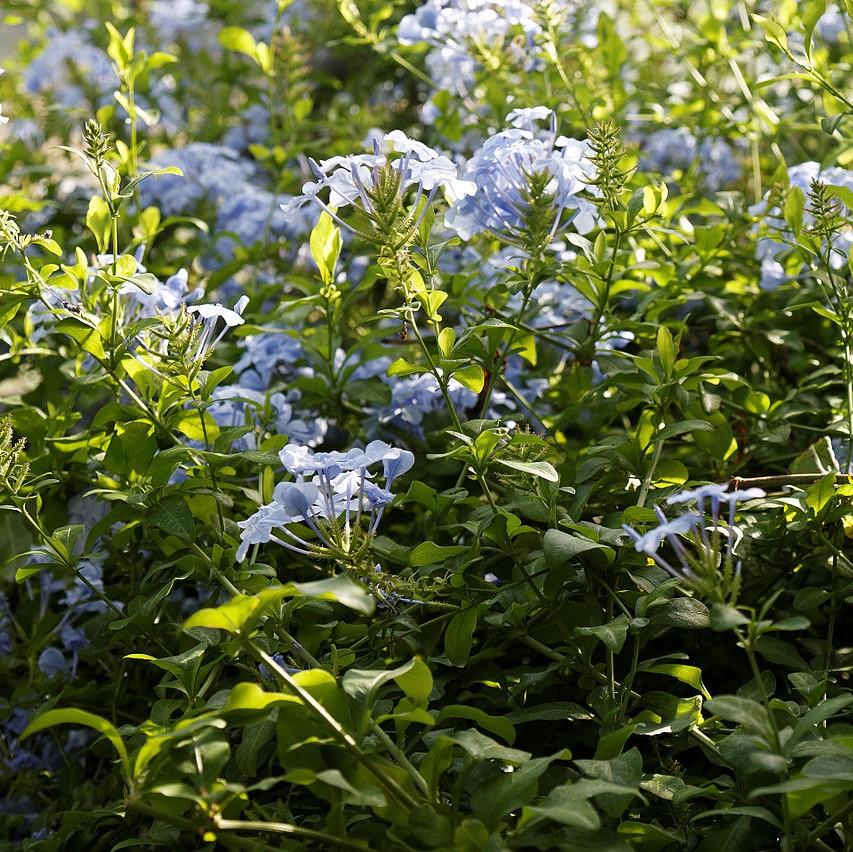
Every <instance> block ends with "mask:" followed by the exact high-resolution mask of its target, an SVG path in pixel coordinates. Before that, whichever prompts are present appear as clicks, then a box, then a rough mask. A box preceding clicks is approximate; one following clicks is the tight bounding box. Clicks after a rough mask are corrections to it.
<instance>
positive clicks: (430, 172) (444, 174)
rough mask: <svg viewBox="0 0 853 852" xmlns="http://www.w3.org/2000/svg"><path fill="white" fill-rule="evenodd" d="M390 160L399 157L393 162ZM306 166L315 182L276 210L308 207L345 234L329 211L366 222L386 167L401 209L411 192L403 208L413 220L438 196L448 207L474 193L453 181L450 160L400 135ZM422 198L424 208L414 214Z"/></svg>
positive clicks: (469, 184) (465, 183) (455, 172)
mask: <svg viewBox="0 0 853 852" xmlns="http://www.w3.org/2000/svg"><path fill="white" fill-rule="evenodd" d="M395 154H396V155H399V156H396V157H395V156H394V155H395ZM309 162H310V164H311V169H312V171H313V172H314V175H315V178H316V180H314V181H310V182H308V183H306V184H305V185H304V186H303V187H302V193H303V194H302V196H300V197H298V198H295V199H293V200H292V201H291V202H289V203H288V204H286V205H283V206H282V209H283V210H284V211H285V212H286V213H292V212H294V211H296V210H298V209H299V208H300V207H301V206H302V205H304V204H305V203H306V202H308V201H313V202H314V203H316V204H317V205H318V206H319V207H320V208H321V209H322V210H325V211H326V212H327V213H328V214H329V215H330V216H332V218H333V219H335V221H336V222H338V223H339V224H340V225H342V226H343V227H344V228H347V229H348V230H350V231H354V229H353V228H352V227H351V226H350V225H348V224H347V223H346V222H344V221H343V220H342V219H340V218H339V217H338V215H337V213H336V212H335V210H338V209H340V208H342V207H349V206H351V205H354V206H356V207H358V208H360V209H361V210H362V211H363V212H364V213H366V214H367V216H368V217H372V216H374V214H375V213H376V211H375V210H374V204H373V201H372V200H371V197H370V196H371V191H372V190H373V189H374V188H375V187H376V186H377V185H378V182H379V180H380V169H381V168H382V167H383V166H385V165H390V166H391V167H392V168H393V169H394V170H395V171H396V172H397V173H398V175H399V178H400V185H399V190H398V192H399V196H400V202H401V204H403V203H405V201H406V196H407V195H408V193H409V190H410V189H412V188H416V192H415V197H414V199H413V200H412V201H411V202H410V204H409V210H410V215H411V216H413V217H414V216H415V215H418V216H423V214H424V212H425V211H426V209H427V206H428V205H429V204H430V203H431V202H432V201H433V199H434V198H435V197H436V195H437V194H438V192H439V191H441V192H443V193H444V196H445V197H446V198H447V200H448V201H449V202H451V203H453V202H455V201H458V200H459V199H461V198H464V197H465V196H467V195H470V194H471V193H473V192H474V191H475V190H476V186H475V185H474V184H473V183H472V182H471V181H469V180H464V179H460V178H459V176H458V169H457V167H456V165H455V164H454V163H453V162H452V161H451V160H450V159H448V158H447V157H445V156H444V155H443V154H439V152H438V151H435V150H434V149H433V148H430V147H428V146H427V145H424V144H423V143H422V142H418V141H417V140H414V139H409V137H408V136H406V135H405V134H404V133H403V132H402V131H401V130H394V131H392V132H391V133H386V134H385V135H384V136H383V137H382V140H381V141H380V140H378V139H376V140H374V150H373V153H372V154H351V155H349V156H347V157H332V158H330V159H328V160H321V161H320V162H317V161H315V160H309ZM325 190H328V193H329V195H328V202H326V201H323V200H322V198H321V197H320V193H321V192H323V191H325ZM424 198H426V205H425V206H424V207H423V208H422V209H421V210H420V213H417V211H418V209H419V205H420V202H421V200H422V199H424Z"/></svg>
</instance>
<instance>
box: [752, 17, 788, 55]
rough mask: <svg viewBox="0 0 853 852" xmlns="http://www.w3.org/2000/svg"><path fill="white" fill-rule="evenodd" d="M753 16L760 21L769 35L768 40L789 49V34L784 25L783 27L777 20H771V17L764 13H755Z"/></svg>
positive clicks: (760, 24) (783, 48)
mask: <svg viewBox="0 0 853 852" xmlns="http://www.w3.org/2000/svg"><path fill="white" fill-rule="evenodd" d="M752 17H753V19H754V20H756V21H757V22H758V25H759V26H760V27H761V29H763V30H764V33H765V35H766V36H767V41H769V42H770V43H771V44H775V45H777V46H778V47H780V48H781V49H782V50H787V49H788V35H787V33H786V32H785V30H784V28H783V27H781V26H780V25H779V24H778V23H777V22H776V21H774V20H771V19H770V18H765V17H764V16H763V15H753V16H752Z"/></svg>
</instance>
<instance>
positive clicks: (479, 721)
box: [435, 704, 515, 745]
mask: <svg viewBox="0 0 853 852" xmlns="http://www.w3.org/2000/svg"><path fill="white" fill-rule="evenodd" d="M446 719H467V720H468V721H469V722H474V723H475V724H476V725H477V726H478V727H480V728H482V729H483V730H484V731H488V732H489V733H490V734H494V735H495V736H498V737H500V738H501V739H502V740H503V741H504V742H506V743H507V745H512V744H513V743H514V742H515V728H514V727H513V726H512V723H511V722H510V721H509V720H508V719H507V718H506V717H505V716H490V715H489V714H488V713H484V712H483V711H482V710H480V709H479V708H477V707H469V706H468V705H465V704H447V705H445V706H444V707H442V708H441V710H440V712H439V714H438V718H437V719H436V720H435V721H436V724H439V725H440V724H441V723H442V722H444V721H445V720H446Z"/></svg>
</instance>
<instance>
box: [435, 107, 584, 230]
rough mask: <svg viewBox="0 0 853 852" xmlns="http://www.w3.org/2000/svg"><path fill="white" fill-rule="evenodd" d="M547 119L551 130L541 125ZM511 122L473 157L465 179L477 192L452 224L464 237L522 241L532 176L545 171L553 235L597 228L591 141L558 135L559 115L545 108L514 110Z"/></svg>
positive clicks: (452, 216)
mask: <svg viewBox="0 0 853 852" xmlns="http://www.w3.org/2000/svg"><path fill="white" fill-rule="evenodd" d="M543 120H545V121H547V122H548V127H547V129H543V128H542V127H541V126H540V122H542V121H543ZM507 122H508V123H509V124H510V127H509V128H507V129H506V130H502V131H500V132H499V133H496V134H495V135H494V136H492V137H490V138H489V139H487V140H486V142H485V143H484V144H483V146H482V147H481V148H480V150H479V151H477V152H476V153H475V154H474V156H473V157H472V158H471V159H470V160H469V162H468V164H467V166H466V169H465V172H464V175H463V177H465V178H467V179H468V180H470V181H472V182H473V184H474V185H475V187H476V192H473V193H468V194H466V196H465V197H463V198H461V199H459V200H458V201H457V202H456V203H455V204H454V205H453V206H452V207H451V208H450V210H449V211H448V212H447V216H446V217H445V224H446V225H447V227H448V228H450V229H451V230H452V231H454V232H456V233H457V234H458V235H459V236H460V237H461V238H462V239H464V240H468V239H470V238H471V237H472V236H473V235H474V234H479V233H483V232H486V233H489V234H493V235H495V236H498V237H500V238H501V239H502V240H504V241H506V242H510V243H517V242H518V241H519V239H520V235H521V233H522V232H523V231H524V229H525V226H526V224H527V216H528V212H529V187H530V176H531V175H533V174H543V173H544V174H546V175H547V176H548V177H549V178H550V180H549V181H548V184H547V186H546V192H547V193H548V194H549V195H550V196H551V198H552V203H553V208H554V212H553V225H552V228H551V236H552V237H555V236H556V235H557V233H558V232H559V231H560V230H561V229H563V228H567V227H569V226H571V227H572V228H573V229H574V230H576V231H577V232H578V233H581V234H586V233H588V232H589V231H591V230H592V229H593V228H594V227H595V225H596V223H597V221H598V213H597V209H596V207H595V205H594V204H593V203H592V202H591V201H590V200H588V199H587V198H584V197H583V196H582V193H583V192H584V190H586V189H587V184H586V183H585V180H588V179H589V178H591V177H592V176H593V172H594V168H593V166H592V163H591V162H590V161H589V160H588V159H587V155H588V153H589V147H588V144H587V143H586V142H585V141H581V140H578V139H569V138H567V137H565V136H557V132H556V117H555V115H554V113H553V112H552V111H551V110H549V109H546V108H544V107H533V108H530V109H524V110H514V111H513V112H511V113H510V114H509V115H508V116H507Z"/></svg>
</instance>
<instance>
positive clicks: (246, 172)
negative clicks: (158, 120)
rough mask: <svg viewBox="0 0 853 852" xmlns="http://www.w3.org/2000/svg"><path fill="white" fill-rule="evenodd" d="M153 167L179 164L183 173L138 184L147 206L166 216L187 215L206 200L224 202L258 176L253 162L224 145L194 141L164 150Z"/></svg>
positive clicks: (157, 177) (143, 202)
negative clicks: (158, 209)
mask: <svg viewBox="0 0 853 852" xmlns="http://www.w3.org/2000/svg"><path fill="white" fill-rule="evenodd" d="M151 165H152V167H154V168H166V167H168V166H177V167H178V168H179V169H180V170H181V172H182V173H183V175H168V174H167V175H157V176H155V177H151V178H148V180H145V181H143V182H142V183H141V184H140V185H139V191H140V197H141V200H142V204H143V206H144V207H148V206H149V205H156V206H157V207H159V208H160V211H161V212H162V214H163V215H164V216H177V215H182V214H188V213H191V212H193V211H194V210H195V208H196V207H197V206H198V204H200V203H201V202H202V201H204V200H205V199H209V200H211V201H214V202H216V201H221V200H222V199H225V198H227V197H229V196H231V195H232V194H234V193H235V192H239V191H240V190H241V189H243V188H244V187H245V186H246V185H247V184H249V183H251V182H252V180H253V179H254V178H255V175H256V168H255V166H254V164H253V163H252V162H251V161H250V160H247V159H244V158H242V157H241V156H240V154H239V153H238V152H237V151H235V150H233V149H232V148H228V147H226V146H225V145H214V144H211V143H209V142H191V143H190V144H189V145H185V146H183V147H182V148H170V149H167V150H165V151H161V152H160V153H159V154H158V155H157V156H156V157H155V158H154V159H153V160H152V161H151Z"/></svg>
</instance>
